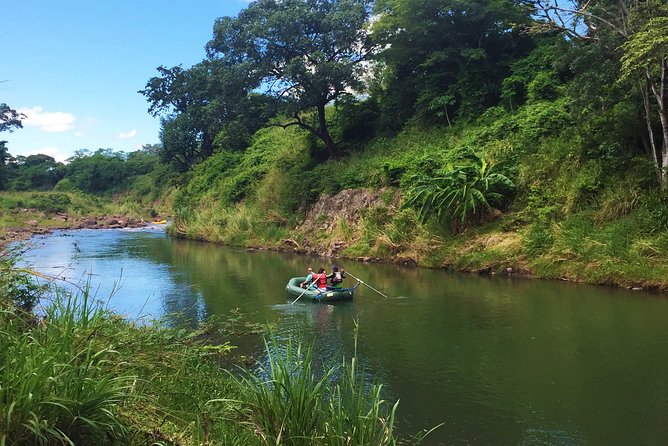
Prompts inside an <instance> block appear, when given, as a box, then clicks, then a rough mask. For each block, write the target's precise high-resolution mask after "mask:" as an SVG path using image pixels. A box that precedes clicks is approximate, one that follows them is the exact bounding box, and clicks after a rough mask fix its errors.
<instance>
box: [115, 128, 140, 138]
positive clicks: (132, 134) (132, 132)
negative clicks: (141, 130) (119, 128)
mask: <svg viewBox="0 0 668 446" xmlns="http://www.w3.org/2000/svg"><path fill="white" fill-rule="evenodd" d="M135 136H137V130H135V129H132V130H130V131H129V132H121V133H119V134H118V135H116V138H118V139H132V138H134V137H135Z"/></svg>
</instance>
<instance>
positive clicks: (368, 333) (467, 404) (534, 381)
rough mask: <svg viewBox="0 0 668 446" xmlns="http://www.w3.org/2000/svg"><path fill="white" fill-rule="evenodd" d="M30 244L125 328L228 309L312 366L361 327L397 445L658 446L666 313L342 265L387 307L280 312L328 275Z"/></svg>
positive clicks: (573, 294)
mask: <svg viewBox="0 0 668 446" xmlns="http://www.w3.org/2000/svg"><path fill="white" fill-rule="evenodd" d="M33 243H34V247H33V248H31V250H30V251H29V252H28V253H27V255H26V261H27V262H29V263H31V264H32V265H34V267H35V268H36V269H38V270H39V271H41V272H45V273H49V274H63V275H65V276H67V278H68V279H69V280H73V281H82V280H87V279H90V281H91V284H92V285H93V288H94V289H96V290H97V297H98V298H100V299H103V300H108V301H109V305H110V306H111V307H112V308H113V309H115V310H116V311H118V312H120V313H122V314H125V315H128V316H131V317H134V318H143V319H147V320H149V319H152V318H167V320H170V318H171V319H179V320H187V319H197V320H201V319H203V318H206V317H207V316H209V315H216V314H219V315H226V314H227V313H228V312H229V311H230V310H232V309H235V308H239V309H240V310H241V311H242V312H243V313H244V314H245V315H246V317H247V318H248V319H249V320H250V321H252V322H261V323H265V322H270V323H273V324H274V325H275V326H276V332H277V334H278V335H279V336H286V335H288V334H294V333H300V334H303V335H305V336H306V337H307V338H312V339H315V345H316V356H317V360H318V361H322V362H323V363H326V362H327V361H330V360H336V361H338V360H339V359H338V358H340V357H341V354H343V355H346V356H347V357H349V356H350V355H351V354H352V352H353V349H354V345H353V344H354V340H353V336H352V332H353V330H354V320H355V319H356V320H358V321H359V325H360V334H359V341H358V354H359V356H360V360H361V361H362V363H363V365H364V367H365V368H366V370H367V371H369V372H371V374H373V375H374V376H375V377H376V378H377V379H378V380H379V381H380V382H382V383H384V384H385V391H386V396H387V398H388V399H389V400H391V401H394V400H396V399H400V404H399V412H398V419H399V423H400V429H401V431H402V432H408V433H415V432H417V431H419V430H421V429H428V428H430V427H432V426H435V425H437V424H439V423H444V425H443V426H442V427H441V428H439V429H438V430H437V431H435V432H434V433H433V434H432V435H431V436H429V437H428V439H427V440H426V441H425V442H424V443H423V444H455V445H459V444H474V445H577V444H591V445H617V444H619V445H636V444H657V445H660V444H668V421H667V418H666V415H667V414H668V300H666V299H665V298H662V297H659V296H653V295H647V294H643V293H635V292H630V291H626V290H616V289H606V288H599V287H591V286H581V285H573V284H566V283H559V282H546V281H529V280H510V279H503V278H483V277H477V276H469V275H459V274H450V273H447V272H444V271H432V270H425V269H405V268H400V267H397V266H392V265H368V264H361V263H356V262H351V261H342V262H341V264H342V265H343V266H344V267H346V269H348V270H349V271H351V272H352V273H353V274H354V275H356V276H358V277H360V278H362V279H363V280H364V281H365V282H368V283H369V284H371V285H373V286H374V287H375V288H378V289H380V290H382V291H383V292H384V293H385V294H388V295H390V296H391V299H385V298H383V297H382V296H380V295H378V294H376V293H375V292H373V291H372V290H370V289H369V288H366V287H364V286H360V287H359V288H358V290H357V293H356V295H355V300H354V302H344V303H339V304H336V305H324V304H314V303H311V302H308V301H306V300H304V301H303V302H302V301H300V302H297V303H296V304H294V305H291V304H290V300H291V299H289V298H288V297H287V296H286V294H285V292H284V288H285V284H286V282H287V280H288V279H289V278H290V277H292V276H297V275H303V274H304V271H305V269H306V267H307V266H312V267H314V268H317V267H319V266H323V267H325V268H327V269H329V268H330V266H331V265H330V264H328V263H327V262H328V261H326V260H322V259H312V258H306V257H302V256H286V255H283V254H277V253H267V252H253V253H249V252H245V251H243V250H238V249H233V248H227V247H221V246H215V245H210V244H205V243H198V242H191V241H184V240H173V239H170V238H168V237H167V236H165V234H164V233H163V232H162V231H161V230H159V229H157V228H156V229H149V230H141V231H113V230H107V231H102V230H98V231H92V230H91V231H86V230H83V231H76V232H65V233H56V234H55V235H52V236H49V237H46V238H41V239H34V240H33ZM353 283H354V281H353V280H352V279H351V278H350V277H349V278H348V279H347V284H348V285H352V284H353ZM115 288H117V290H116V291H115V293H113V295H112V296H111V297H109V295H110V294H111V293H112V291H113V290H114V289H115ZM256 348H257V351H259V348H260V346H259V345H258V346H256Z"/></svg>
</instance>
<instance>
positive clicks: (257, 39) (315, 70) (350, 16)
mask: <svg viewBox="0 0 668 446" xmlns="http://www.w3.org/2000/svg"><path fill="white" fill-rule="evenodd" d="M370 3H371V2H370V1H369V0H327V1H319V2H312V1H305V0H285V1H281V2H276V1H274V0H259V1H256V2H253V3H251V4H250V5H249V6H248V7H247V8H246V9H244V10H242V11H241V12H240V13H239V14H238V15H237V17H235V18H232V17H223V18H220V19H218V20H216V23H215V24H214V31H213V39H212V40H211V41H210V42H209V43H208V44H207V52H208V55H209V57H210V58H211V59H213V60H215V61H216V62H217V63H220V64H222V65H224V66H226V67H228V69H229V70H236V72H237V74H238V75H241V76H242V78H243V79H250V82H254V85H252V86H250V89H257V88H259V87H260V86H262V87H263V88H264V89H265V90H267V91H268V93H269V94H270V95H272V96H273V97H275V98H276V99H277V100H279V101H280V103H281V105H282V106H283V109H284V113H285V115H286V116H290V117H291V118H292V119H290V120H288V121H287V122H286V121H282V122H281V125H283V126H298V127H300V128H302V129H304V130H306V131H308V132H310V133H311V134H312V135H313V136H314V137H317V138H318V139H319V140H321V141H322V142H323V143H324V144H325V147H326V148H327V150H328V151H329V154H330V156H331V155H335V154H337V152H338V149H337V146H336V144H335V142H334V140H333V139H332V136H331V134H330V130H329V123H328V122H327V116H326V111H325V107H326V106H327V104H329V103H331V102H333V101H335V100H337V99H339V98H342V97H344V96H346V95H349V94H350V92H351V91H361V90H362V87H363V82H362V75H363V69H362V68H360V63H361V62H362V61H364V60H365V58H366V56H367V55H368V54H369V53H370V49H369V48H368V46H367V42H368V33H367V32H366V30H365V24H366V21H367V18H368V16H369V5H370ZM248 73H251V76H249V75H248Z"/></svg>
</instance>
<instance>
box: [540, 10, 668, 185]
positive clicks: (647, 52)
mask: <svg viewBox="0 0 668 446" xmlns="http://www.w3.org/2000/svg"><path fill="white" fill-rule="evenodd" d="M533 3H534V8H535V14H536V16H537V17H538V18H539V21H538V26H537V28H538V29H539V30H558V31H561V32H563V33H565V34H566V35H567V36H568V37H569V38H571V39H574V40H576V41H581V42H584V44H589V45H601V46H606V47H608V48H609V49H610V52H611V53H614V54H615V56H616V60H615V62H616V70H618V72H617V73H618V76H619V78H620V80H621V81H623V82H625V81H633V82H634V83H635V85H636V87H637V91H638V92H639V93H640V94H639V97H640V98H641V101H640V102H641V103H642V107H641V109H642V114H643V117H644V121H645V137H644V138H643V143H644V145H645V148H646V150H647V152H648V153H649V154H650V157H651V159H652V162H653V164H654V169H655V172H656V176H657V180H658V181H659V183H660V185H661V188H662V189H664V190H668V105H667V104H666V86H667V85H666V84H667V81H666V74H668V73H667V72H666V71H667V63H668V4H667V3H666V2H665V0H588V1H581V0H570V1H565V2H557V1H555V0H537V1H535V2H533Z"/></svg>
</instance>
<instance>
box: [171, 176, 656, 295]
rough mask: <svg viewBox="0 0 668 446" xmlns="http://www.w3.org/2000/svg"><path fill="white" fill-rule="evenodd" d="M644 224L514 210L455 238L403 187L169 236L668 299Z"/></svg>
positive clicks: (236, 217)
mask: <svg viewBox="0 0 668 446" xmlns="http://www.w3.org/2000/svg"><path fill="white" fill-rule="evenodd" d="M637 218H639V217H637V216H635V215H633V214H630V215H627V216H626V217H625V218H622V219H614V220H611V221H601V219H599V218H597V215H596V213H593V212H581V213H578V214H577V215H574V216H572V217H568V218H567V219H566V220H565V221H554V222H544V221H541V220H539V221H532V220H528V219H527V216H526V211H523V210H520V211H513V210H509V211H506V212H503V213H502V212H496V213H495V214H493V215H490V216H489V218H488V221H487V222H483V223H482V224H480V225H477V226H472V227H469V228H467V229H466V230H464V231H461V232H459V233H456V234H452V233H450V232H448V231H447V230H445V229H444V228H442V227H438V226H436V225H434V224H423V223H421V222H420V221H419V220H418V218H417V213H416V211H415V210H413V209H410V208H405V207H402V205H401V195H400V191H399V190H398V189H396V188H380V189H347V190H343V191H341V192H338V193H335V194H328V195H323V196H321V197H319V199H318V200H317V201H316V204H315V205H314V206H312V207H311V208H310V209H309V210H308V211H306V212H305V213H304V217H303V218H301V219H300V220H296V221H287V220H281V219H280V218H277V217H276V216H275V215H273V214H270V215H267V214H266V213H263V212H261V211H258V210H257V209H254V208H253V207H252V206H247V205H238V206H236V207H235V208H234V210H233V211H229V210H221V209H216V208H215V207H214V206H210V207H208V208H207V207H202V208H200V210H199V211H198V212H197V213H195V214H190V215H189V218H183V217H180V218H179V216H177V218H176V219H175V223H174V225H172V227H171V229H170V232H171V234H172V235H175V236H178V237H184V238H190V239H197V240H202V241H208V242H213V243H222V244H229V245H236V246H242V247H246V248H248V249H270V250H277V251H283V252H292V253H299V254H307V255H315V256H321V257H325V258H331V259H354V260H358V261H364V262H388V263H397V264H401V265H407V266H420V267H427V268H435V269H446V270H451V271H458V272H468V273H475V274H482V275H499V276H513V277H526V278H537V279H550V280H560V281H569V282H575V283H588V284H594V285H604V286H615V287H622V288H627V289H632V290H645V291H652V292H658V293H666V292H668V261H667V260H666V259H668V256H667V255H664V254H666V253H667V252H668V251H666V249H667V248H668V246H666V245H664V244H663V242H662V240H663V239H664V235H665V234H664V233H661V232H656V231H655V232H654V233H653V234H651V235H644V234H642V231H643V230H642V227H639V226H638V225H635V224H634V221H635V220H636V219H637ZM641 234H642V235H641Z"/></svg>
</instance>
